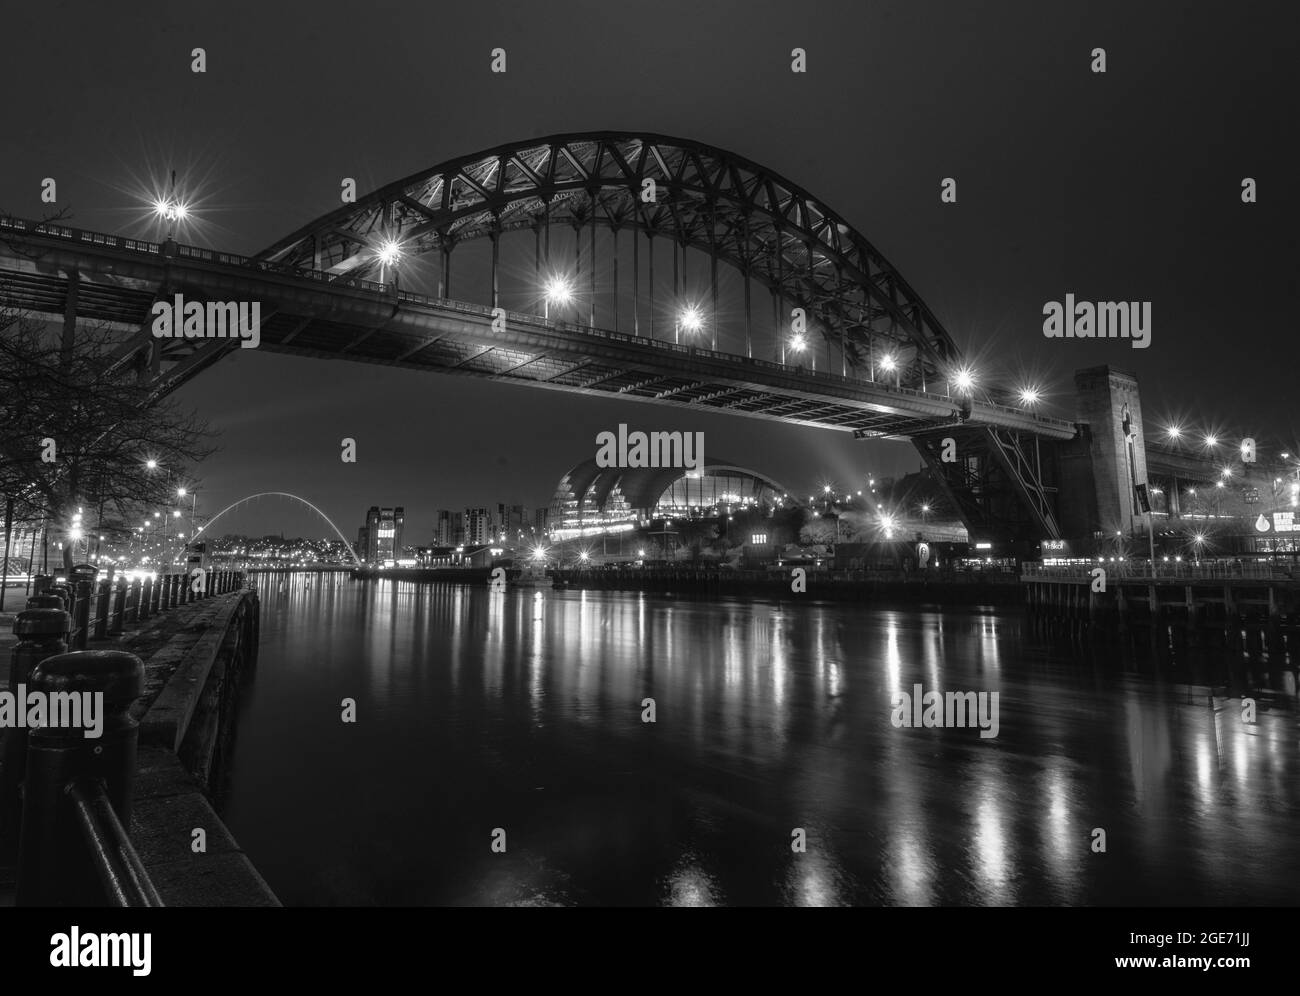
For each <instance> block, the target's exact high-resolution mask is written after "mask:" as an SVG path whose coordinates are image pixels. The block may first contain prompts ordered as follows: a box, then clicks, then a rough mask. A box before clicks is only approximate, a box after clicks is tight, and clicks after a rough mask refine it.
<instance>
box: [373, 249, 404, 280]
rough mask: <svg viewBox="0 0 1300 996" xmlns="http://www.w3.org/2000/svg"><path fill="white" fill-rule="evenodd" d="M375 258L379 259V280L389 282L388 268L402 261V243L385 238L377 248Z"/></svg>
mask: <svg viewBox="0 0 1300 996" xmlns="http://www.w3.org/2000/svg"><path fill="white" fill-rule="evenodd" d="M375 259H377V260H379V282H380V283H381V284H386V283H388V270H389V268H390V267H395V266H397V264H398V263H400V262H401V261H402V245H401V243H400V242H396V241H394V240H393V239H385V240H384V241H383V242H381V243H380V244H379V248H377V249H376V250H375Z"/></svg>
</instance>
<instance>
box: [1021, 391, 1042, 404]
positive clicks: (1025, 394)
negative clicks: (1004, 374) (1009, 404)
mask: <svg viewBox="0 0 1300 996" xmlns="http://www.w3.org/2000/svg"><path fill="white" fill-rule="evenodd" d="M1040 397H1042V395H1040V394H1039V393H1038V389H1037V388H1036V387H1026V388H1024V389H1023V390H1022V391H1021V392H1020V403H1021V404H1022V405H1036V404H1038V399H1039V398H1040Z"/></svg>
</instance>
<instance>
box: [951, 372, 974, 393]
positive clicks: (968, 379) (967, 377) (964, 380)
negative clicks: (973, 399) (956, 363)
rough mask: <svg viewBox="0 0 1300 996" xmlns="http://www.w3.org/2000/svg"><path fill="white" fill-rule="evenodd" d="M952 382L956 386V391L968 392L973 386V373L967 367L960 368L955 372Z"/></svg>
mask: <svg viewBox="0 0 1300 996" xmlns="http://www.w3.org/2000/svg"><path fill="white" fill-rule="evenodd" d="M952 382H953V384H955V385H956V386H957V390H959V391H969V390H970V389H971V388H973V387H974V386H975V373H974V371H973V370H971V369H970V368H969V367H962V368H961V369H960V370H958V371H957V374H956V376H954V377H953V380H952Z"/></svg>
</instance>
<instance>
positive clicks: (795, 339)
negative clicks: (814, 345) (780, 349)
mask: <svg viewBox="0 0 1300 996" xmlns="http://www.w3.org/2000/svg"><path fill="white" fill-rule="evenodd" d="M790 348H791V349H793V350H794V351H795V352H796V353H802V352H803V351H804V350H805V349H807V348H808V343H807V341H806V340H805V339H804V337H803V336H802V335H792V336H791V337H790Z"/></svg>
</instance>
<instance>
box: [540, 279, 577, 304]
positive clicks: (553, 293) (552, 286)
mask: <svg viewBox="0 0 1300 996" xmlns="http://www.w3.org/2000/svg"><path fill="white" fill-rule="evenodd" d="M543 291H544V293H545V294H546V300H547V303H549V304H560V305H564V304H568V303H569V302H570V301H572V300H573V285H572V284H570V283H569V280H568V278H567V277H551V279H550V280H548V281H546V286H545V288H543Z"/></svg>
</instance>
